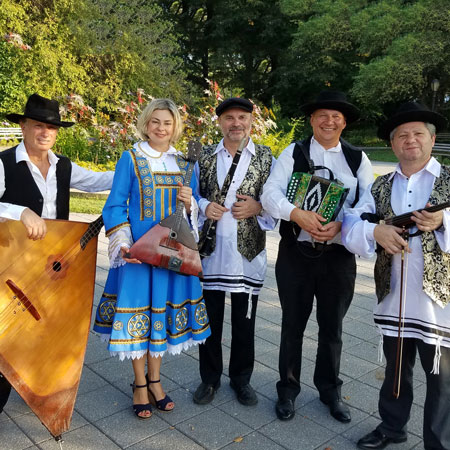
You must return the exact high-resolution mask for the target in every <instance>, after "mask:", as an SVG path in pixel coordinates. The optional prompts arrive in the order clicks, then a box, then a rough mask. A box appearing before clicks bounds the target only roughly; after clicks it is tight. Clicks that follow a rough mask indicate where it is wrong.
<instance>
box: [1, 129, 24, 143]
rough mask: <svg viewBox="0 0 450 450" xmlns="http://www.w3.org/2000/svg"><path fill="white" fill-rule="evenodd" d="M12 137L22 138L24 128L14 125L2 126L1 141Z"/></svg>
mask: <svg viewBox="0 0 450 450" xmlns="http://www.w3.org/2000/svg"><path fill="white" fill-rule="evenodd" d="M11 139H22V130H21V129H20V128H14V127H2V128H0V141H8V140H11Z"/></svg>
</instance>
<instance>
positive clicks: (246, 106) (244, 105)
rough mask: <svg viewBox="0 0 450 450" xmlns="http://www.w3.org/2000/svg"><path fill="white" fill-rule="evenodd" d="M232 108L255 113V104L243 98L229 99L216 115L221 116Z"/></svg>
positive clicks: (217, 110) (221, 105) (219, 107)
mask: <svg viewBox="0 0 450 450" xmlns="http://www.w3.org/2000/svg"><path fill="white" fill-rule="evenodd" d="M230 108H239V109H243V110H244V111H247V112H249V113H251V112H253V103H252V102H251V101H250V100H247V99H246V98H241V97H231V98H227V99H226V100H224V101H223V102H222V103H221V104H220V105H219V106H218V107H217V108H216V114H217V115H218V116H220V115H221V114H222V113H224V112H225V111H226V110H227V109H230Z"/></svg>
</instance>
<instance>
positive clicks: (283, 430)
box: [259, 413, 334, 450]
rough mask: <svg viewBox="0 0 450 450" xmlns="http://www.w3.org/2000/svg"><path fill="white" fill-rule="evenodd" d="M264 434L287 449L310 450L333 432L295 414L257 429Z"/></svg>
mask: <svg viewBox="0 0 450 450" xmlns="http://www.w3.org/2000/svg"><path fill="white" fill-rule="evenodd" d="M259 432H260V433H261V434H263V435H264V436H266V437H268V438H270V439H272V440H274V441H275V442H276V443H277V444H279V445H281V446H283V447H286V448H288V449H295V450H297V449H302V450H310V449H311V450H312V449H315V448H317V447H319V446H322V444H324V443H325V442H327V441H329V440H330V439H331V438H332V437H333V436H334V433H333V432H332V431H331V430H328V429H327V428H325V427H323V426H321V425H319V424H317V423H315V422H313V421H312V420H310V419H308V418H306V417H304V416H302V415H301V414H297V413H296V414H295V416H294V418H293V419H292V420H289V421H287V422H283V421H281V420H276V421H273V422H271V423H269V424H268V425H266V426H264V427H262V428H260V429H259Z"/></svg>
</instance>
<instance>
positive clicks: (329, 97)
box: [300, 91, 359, 123]
mask: <svg viewBox="0 0 450 450" xmlns="http://www.w3.org/2000/svg"><path fill="white" fill-rule="evenodd" d="M300 109H301V110H302V111H303V112H304V113H305V115H307V116H310V115H311V114H312V113H313V112H314V111H316V110H318V109H334V110H336V111H339V112H341V113H342V114H344V116H345V120H346V122H348V123H352V122H355V121H356V120H358V119H359V109H358V108H357V107H356V106H355V105H352V104H351V103H350V102H349V101H348V100H347V96H346V95H345V94H344V93H343V92H341V91H322V92H320V93H319V95H318V96H317V97H316V99H315V100H314V101H313V102H310V103H305V104H304V105H302V106H300Z"/></svg>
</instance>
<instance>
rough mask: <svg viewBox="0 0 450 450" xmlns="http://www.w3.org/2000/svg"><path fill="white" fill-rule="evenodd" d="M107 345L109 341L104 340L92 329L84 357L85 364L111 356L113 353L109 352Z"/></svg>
mask: <svg viewBox="0 0 450 450" xmlns="http://www.w3.org/2000/svg"><path fill="white" fill-rule="evenodd" d="M106 346H107V343H106V342H102V341H101V339H100V338H99V337H98V335H97V334H96V333H94V332H92V331H91V332H90V333H89V339H88V344H87V348H86V355H85V357H84V364H87V365H89V364H93V363H96V362H99V361H105V360H107V359H109V358H111V355H110V354H109V351H108V349H107V347H106Z"/></svg>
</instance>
